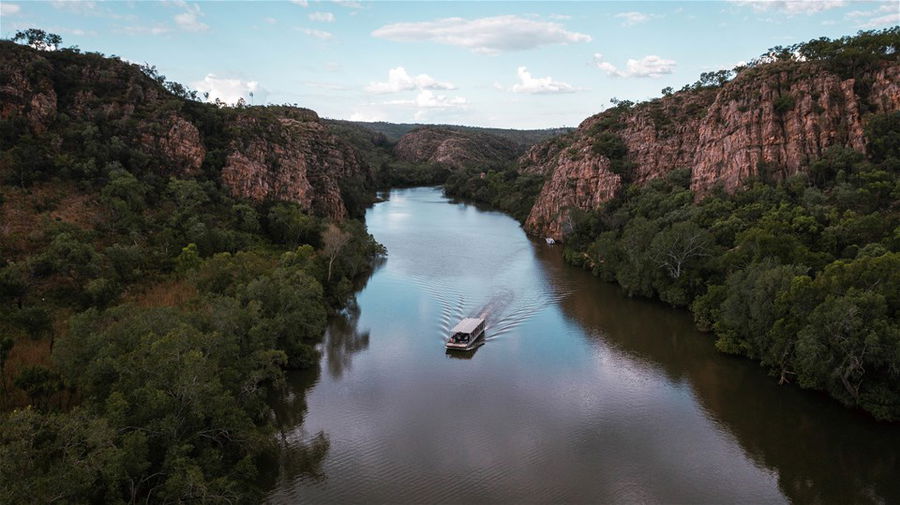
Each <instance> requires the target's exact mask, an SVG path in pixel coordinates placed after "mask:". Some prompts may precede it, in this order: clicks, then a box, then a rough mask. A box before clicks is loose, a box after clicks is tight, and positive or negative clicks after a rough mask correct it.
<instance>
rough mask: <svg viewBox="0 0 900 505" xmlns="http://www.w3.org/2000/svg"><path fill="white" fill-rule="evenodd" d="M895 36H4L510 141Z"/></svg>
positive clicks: (113, 30) (880, 23)
mask: <svg viewBox="0 0 900 505" xmlns="http://www.w3.org/2000/svg"><path fill="white" fill-rule="evenodd" d="M898 24H900V1H897V0H892V1H882V0H722V1H687V2H685V1H655V2H650V1H608V2H601V1H581V2H575V1H567V2H561V1H557V2H542V1H523V2H513V1H495V2H475V1H433V2H417V1H369V2H365V1H352V0H339V1H338V0H334V1H328V0H322V1H316V0H292V1H287V0H284V1H277V2H276V1H196V2H190V1H186V0H165V1H150V0H137V1H136V0H131V1H78V0H54V1H23V0H16V1H6V0H3V1H2V2H0V36H2V37H4V38H9V37H11V36H12V35H13V34H14V33H15V32H16V31H17V30H21V29H25V28H32V27H36V28H41V29H43V30H46V31H48V32H52V33H57V34H59V35H61V36H62V37H63V46H70V45H77V46H79V47H80V48H81V50H83V51H97V52H102V53H105V54H107V55H117V56H119V57H121V58H122V59H125V60H128V61H131V62H135V63H148V64H151V65H155V66H156V67H157V69H158V70H159V71H160V73H161V74H163V75H165V76H166V77H167V78H168V79H169V80H173V81H177V82H180V83H182V84H185V85H187V86H189V87H191V88H193V89H196V90H198V91H200V92H208V93H209V99H210V100H213V99H215V98H219V99H221V100H223V101H225V102H229V103H233V102H235V101H237V100H238V99H239V98H241V97H243V98H244V99H245V100H246V101H247V102H248V103H252V104H255V105H260V104H267V103H273V104H285V103H287V104H296V105H299V106H302V107H308V108H311V109H313V110H315V111H316V112H318V113H319V115H320V116H322V117H329V118H336V119H351V120H360V121H390V122H398V123H400V122H402V123H411V122H417V123H447V124H464V125H472V126H488V127H501V128H549V127H559V126H577V125H578V124H579V123H580V122H581V121H582V120H584V119H585V118H586V117H588V116H590V115H593V114H596V113H597V112H600V111H601V110H603V109H604V108H607V107H609V106H610V99H611V98H618V99H629V100H634V101H638V100H645V99H650V98H654V97H657V96H659V95H660V90H661V89H663V88H665V87H667V86H672V87H673V88H675V89H678V88H680V87H682V86H683V85H685V84H690V83H692V82H694V81H696V80H697V78H698V77H699V75H700V73H702V72H706V71H711V70H718V69H723V68H733V67H734V66H736V65H739V64H741V63H742V62H746V61H749V60H751V59H753V58H755V57H757V56H759V55H760V54H762V53H763V52H764V51H765V50H766V49H768V48H770V47H774V46H776V45H789V44H793V43H796V42H801V41H806V40H810V39H813V38H818V37H822V36H827V37H831V38H835V37H840V36H843V35H850V34H854V33H856V32H857V31H859V30H867V29H878V28H887V27H891V26H894V25H898ZM251 94H252V96H251Z"/></svg>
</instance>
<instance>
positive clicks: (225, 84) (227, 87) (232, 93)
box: [192, 74, 268, 104]
mask: <svg viewBox="0 0 900 505" xmlns="http://www.w3.org/2000/svg"><path fill="white" fill-rule="evenodd" d="M192 86H193V87H194V89H196V90H197V91H199V92H201V93H209V101H210V102H214V101H215V100H216V99H217V98H218V99H219V100H221V101H223V102H225V103H228V104H234V103H236V102H237V101H238V100H240V99H241V98H243V99H244V101H246V102H247V103H257V104H259V103H265V100H266V97H267V96H268V92H267V91H266V90H265V89H264V88H262V87H261V86H260V85H259V83H258V82H256V81H242V80H240V79H224V78H219V77H216V75H215V74H206V77H204V78H203V80H202V81H198V82H195V83H193V84H192ZM251 93H253V97H252V98H251V97H250V94H251Z"/></svg>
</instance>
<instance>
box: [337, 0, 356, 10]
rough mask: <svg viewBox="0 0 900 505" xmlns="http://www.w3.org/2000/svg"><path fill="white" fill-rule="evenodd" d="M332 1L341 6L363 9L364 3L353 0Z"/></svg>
mask: <svg viewBox="0 0 900 505" xmlns="http://www.w3.org/2000/svg"><path fill="white" fill-rule="evenodd" d="M331 1H332V3H335V4H337V5H340V6H341V7H346V8H348V9H362V8H363V5H362V4H361V3H359V2H355V1H353V0H331Z"/></svg>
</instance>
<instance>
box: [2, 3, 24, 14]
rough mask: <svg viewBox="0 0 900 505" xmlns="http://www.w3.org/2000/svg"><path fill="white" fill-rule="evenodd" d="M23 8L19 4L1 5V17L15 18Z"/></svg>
mask: <svg viewBox="0 0 900 505" xmlns="http://www.w3.org/2000/svg"><path fill="white" fill-rule="evenodd" d="M21 10H22V8H21V7H19V6H18V5H17V4H11V3H8V2H2V3H0V16H13V15H16V14H18V13H19V11H21Z"/></svg>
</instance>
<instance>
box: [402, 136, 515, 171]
mask: <svg viewBox="0 0 900 505" xmlns="http://www.w3.org/2000/svg"><path fill="white" fill-rule="evenodd" d="M519 154H521V151H520V150H519V147H518V146H517V145H516V144H515V143H513V142H511V141H509V140H506V139H503V138H500V137H497V136H494V135H490V134H486V133H478V132H469V131H465V132H464V131H457V130H449V129H444V128H434V127H422V128H417V129H415V130H413V131H411V132H409V133H407V134H405V135H403V136H402V137H401V138H400V141H399V142H397V145H396V146H394V156H396V157H397V159H400V160H403V161H409V162H415V163H434V164H438V165H443V166H445V167H448V168H454V169H461V168H465V167H487V166H497V165H502V164H505V163H510V162H512V161H513V160H515V159H516V156H518V155H519Z"/></svg>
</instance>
